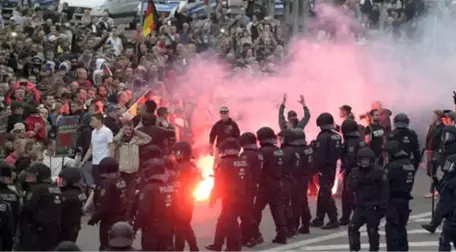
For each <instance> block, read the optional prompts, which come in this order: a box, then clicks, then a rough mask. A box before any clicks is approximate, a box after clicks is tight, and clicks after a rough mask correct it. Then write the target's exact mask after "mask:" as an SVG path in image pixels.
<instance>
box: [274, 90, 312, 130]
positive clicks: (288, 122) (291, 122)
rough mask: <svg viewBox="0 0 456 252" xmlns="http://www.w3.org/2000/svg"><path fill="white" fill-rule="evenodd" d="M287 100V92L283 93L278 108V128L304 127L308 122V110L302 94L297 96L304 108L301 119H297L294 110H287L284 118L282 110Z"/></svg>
mask: <svg viewBox="0 0 456 252" xmlns="http://www.w3.org/2000/svg"><path fill="white" fill-rule="evenodd" d="M286 102H287V94H284V95H283V100H282V104H281V105H280V108H279V126H280V130H285V129H294V128H301V129H304V128H305V127H306V125H307V123H309V120H310V110H309V108H308V107H307V106H306V102H305V100H304V96H303V95H300V96H299V101H298V102H299V103H300V104H301V106H302V108H303V110H304V117H303V118H302V119H301V120H298V114H297V113H296V112H295V111H294V110H290V111H288V114H287V119H285V116H284V115H283V114H284V110H285V103H286Z"/></svg>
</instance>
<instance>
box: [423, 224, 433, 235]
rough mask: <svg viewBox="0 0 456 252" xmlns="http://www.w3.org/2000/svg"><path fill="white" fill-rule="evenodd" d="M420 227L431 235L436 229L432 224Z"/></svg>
mask: <svg viewBox="0 0 456 252" xmlns="http://www.w3.org/2000/svg"><path fill="white" fill-rule="evenodd" d="M421 227H422V228H424V230H426V231H428V232H429V233H431V234H433V233H435V230H436V229H437V227H436V226H435V225H432V224H423V225H421Z"/></svg>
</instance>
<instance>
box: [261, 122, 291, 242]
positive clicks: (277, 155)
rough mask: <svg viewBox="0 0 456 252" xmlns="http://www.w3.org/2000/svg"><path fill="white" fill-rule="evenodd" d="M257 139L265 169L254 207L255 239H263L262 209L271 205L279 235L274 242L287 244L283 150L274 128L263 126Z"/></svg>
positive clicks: (262, 172)
mask: <svg viewBox="0 0 456 252" xmlns="http://www.w3.org/2000/svg"><path fill="white" fill-rule="evenodd" d="M257 139H258V141H259V142H260V146H261V148H260V152H261V154H262V155H263V159H264V160H263V164H264V166H263V170H262V171H261V179H260V186H259V189H258V196H257V198H256V200H255V205H254V208H253V217H254V220H255V236H256V237H255V239H256V240H257V241H258V242H257V244H258V243H261V241H262V240H263V238H262V235H261V233H260V230H259V225H260V223H261V217H262V211H263V209H264V208H265V207H266V206H267V205H269V209H270V210H271V214H272V218H273V219H274V224H275V226H276V231H277V235H276V237H275V238H274V240H273V242H274V243H281V244H285V243H286V242H287V231H286V219H285V209H284V207H283V204H282V195H283V188H282V178H283V177H282V167H283V152H282V150H280V149H279V148H278V147H277V146H276V142H277V141H276V135H275V133H274V130H273V129H271V128H269V127H263V128H261V129H259V130H258V131H257Z"/></svg>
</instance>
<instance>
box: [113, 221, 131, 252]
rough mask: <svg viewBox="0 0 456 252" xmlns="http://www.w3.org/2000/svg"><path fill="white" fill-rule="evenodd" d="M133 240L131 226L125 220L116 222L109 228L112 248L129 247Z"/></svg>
mask: <svg viewBox="0 0 456 252" xmlns="http://www.w3.org/2000/svg"><path fill="white" fill-rule="evenodd" d="M134 240H135V234H134V231H133V227H132V226H131V225H130V224H128V223H127V222H123V221H120V222H117V223H115V224H114V225H112V227H111V230H109V243H108V245H109V246H110V247H112V248H125V247H130V246H131V245H132V244H133V241H134Z"/></svg>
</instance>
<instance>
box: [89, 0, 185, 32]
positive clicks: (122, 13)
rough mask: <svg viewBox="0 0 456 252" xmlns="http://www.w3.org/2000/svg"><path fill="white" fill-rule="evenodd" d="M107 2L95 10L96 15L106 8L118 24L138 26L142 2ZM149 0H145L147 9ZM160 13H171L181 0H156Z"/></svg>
mask: <svg viewBox="0 0 456 252" xmlns="http://www.w3.org/2000/svg"><path fill="white" fill-rule="evenodd" d="M105 1H106V2H105V4H104V5H103V6H101V7H99V8H96V10H94V12H93V14H92V15H94V16H101V15H102V14H103V12H104V11H105V10H107V11H108V12H109V13H110V14H111V18H112V19H114V23H115V24H116V25H129V26H130V28H132V29H134V28H136V24H137V23H138V22H139V18H140V16H141V2H140V1H139V0H105ZM147 2H148V0H143V10H144V11H146V9H147ZM154 2H155V8H157V12H158V14H159V15H160V14H162V13H165V14H166V15H169V13H170V12H171V11H172V10H173V9H174V8H175V7H177V6H178V5H179V2H180V0H155V1H154Z"/></svg>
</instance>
